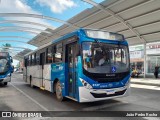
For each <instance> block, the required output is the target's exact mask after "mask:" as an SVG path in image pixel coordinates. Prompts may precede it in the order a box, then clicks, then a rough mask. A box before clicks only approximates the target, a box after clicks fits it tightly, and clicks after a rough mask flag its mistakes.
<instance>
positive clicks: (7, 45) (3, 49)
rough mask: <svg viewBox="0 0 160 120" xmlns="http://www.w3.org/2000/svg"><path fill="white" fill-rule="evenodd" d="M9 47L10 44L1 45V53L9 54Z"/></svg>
mask: <svg viewBox="0 0 160 120" xmlns="http://www.w3.org/2000/svg"><path fill="white" fill-rule="evenodd" d="M10 47H11V44H9V43H6V44H3V45H2V51H3V52H9V48H10Z"/></svg>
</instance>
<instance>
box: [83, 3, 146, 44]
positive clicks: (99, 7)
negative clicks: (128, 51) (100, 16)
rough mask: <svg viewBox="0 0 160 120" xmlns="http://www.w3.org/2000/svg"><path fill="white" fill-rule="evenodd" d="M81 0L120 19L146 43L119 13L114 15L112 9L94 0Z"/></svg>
mask: <svg viewBox="0 0 160 120" xmlns="http://www.w3.org/2000/svg"><path fill="white" fill-rule="evenodd" d="M83 1H85V2H87V3H89V4H91V5H93V6H95V7H97V8H98V9H100V10H101V11H103V12H104V13H106V14H107V15H108V14H110V15H111V16H113V17H114V18H115V19H117V20H118V21H120V22H121V23H122V24H123V25H125V26H126V27H127V28H128V29H129V30H131V31H132V32H133V33H134V34H136V36H137V37H138V38H139V40H141V41H142V42H144V43H146V40H145V39H144V38H143V37H141V36H140V34H139V33H138V32H137V31H136V30H135V29H133V27H132V26H131V25H130V24H129V23H127V22H125V20H124V19H123V18H122V17H120V16H119V15H116V14H115V13H114V12H113V11H111V10H110V9H108V8H107V9H105V8H104V7H103V6H102V5H100V4H98V3H96V2H94V1H92V0H83Z"/></svg>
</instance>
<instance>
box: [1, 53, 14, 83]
mask: <svg viewBox="0 0 160 120" xmlns="http://www.w3.org/2000/svg"><path fill="white" fill-rule="evenodd" d="M12 61H13V60H12V57H11V56H10V55H9V53H8V52H0V83H1V84H3V85H7V84H8V82H10V81H11V73H12V69H13V68H12Z"/></svg>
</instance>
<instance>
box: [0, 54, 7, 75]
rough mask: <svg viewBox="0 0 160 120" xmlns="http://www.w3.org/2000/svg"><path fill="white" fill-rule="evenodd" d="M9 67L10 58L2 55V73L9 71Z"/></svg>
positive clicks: (0, 60)
mask: <svg viewBox="0 0 160 120" xmlns="http://www.w3.org/2000/svg"><path fill="white" fill-rule="evenodd" d="M8 69H9V62H8V58H7V57H5V56H0V73H4V72H7V71H8Z"/></svg>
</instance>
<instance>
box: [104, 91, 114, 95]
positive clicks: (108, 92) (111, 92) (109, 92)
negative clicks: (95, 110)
mask: <svg viewBox="0 0 160 120" xmlns="http://www.w3.org/2000/svg"><path fill="white" fill-rule="evenodd" d="M106 92H107V95H110V94H115V91H114V90H107V91H106Z"/></svg>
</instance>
